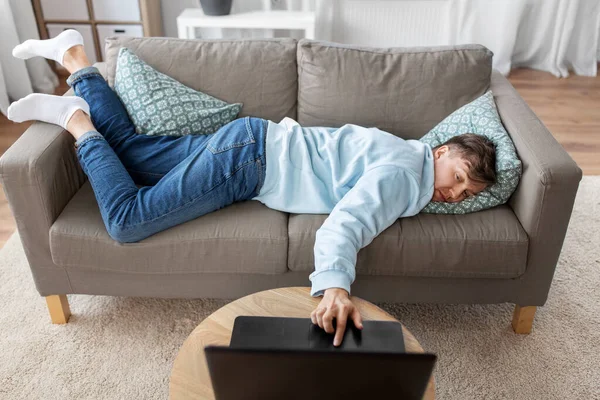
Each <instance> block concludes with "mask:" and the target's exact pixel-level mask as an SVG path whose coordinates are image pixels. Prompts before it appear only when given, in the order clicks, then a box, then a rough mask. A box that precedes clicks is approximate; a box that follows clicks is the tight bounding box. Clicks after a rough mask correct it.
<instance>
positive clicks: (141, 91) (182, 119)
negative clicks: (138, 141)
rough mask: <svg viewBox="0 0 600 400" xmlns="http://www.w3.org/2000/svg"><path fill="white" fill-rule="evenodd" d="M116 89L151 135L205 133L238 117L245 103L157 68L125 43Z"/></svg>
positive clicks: (140, 130) (132, 115)
mask: <svg viewBox="0 0 600 400" xmlns="http://www.w3.org/2000/svg"><path fill="white" fill-rule="evenodd" d="M115 91H116V92H117V95H118V96H119V97H120V98H121V101H122V102H123V104H124V105H125V108H126V109H127V112H128V113H129V117H130V118H131V120H132V121H133V124H134V125H135V129H136V132H137V133H139V134H146V135H151V136H183V135H206V134H210V133H213V132H216V131H217V130H218V129H219V128H220V127H222V126H223V125H226V124H227V123H229V122H231V121H233V120H234V119H236V118H237V115H238V114H239V112H240V110H241V109H242V103H234V104H228V103H226V102H224V101H221V100H219V99H216V98H214V97H212V96H209V95H207V94H205V93H202V92H199V91H196V90H194V89H192V88H189V87H187V86H185V85H183V84H182V83H180V82H178V81H176V80H175V79H173V78H171V77H169V76H167V75H165V74H163V73H160V72H158V71H157V70H155V69H154V68H152V67H151V66H149V65H148V64H146V63H145V62H144V61H142V60H140V59H139V58H138V57H137V56H136V55H135V54H134V53H133V52H132V51H131V50H129V49H128V48H126V47H122V48H121V49H120V50H119V56H118V59H117V71H116V76H115Z"/></svg>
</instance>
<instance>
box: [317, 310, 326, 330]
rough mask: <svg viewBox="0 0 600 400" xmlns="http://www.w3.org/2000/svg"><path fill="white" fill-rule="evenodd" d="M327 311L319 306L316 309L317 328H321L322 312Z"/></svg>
mask: <svg viewBox="0 0 600 400" xmlns="http://www.w3.org/2000/svg"><path fill="white" fill-rule="evenodd" d="M325 311H327V310H326V309H324V308H320V309H318V310H317V324H319V328H321V329H322V328H323V314H325Z"/></svg>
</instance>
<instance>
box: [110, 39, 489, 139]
mask: <svg viewBox="0 0 600 400" xmlns="http://www.w3.org/2000/svg"><path fill="white" fill-rule="evenodd" d="M121 47H127V48H129V49H131V50H132V51H133V52H134V53H135V54H136V55H137V56H138V57H140V58H141V59H142V60H144V61H145V62H146V63H148V64H149V65H151V66H152V67H154V68H156V69H157V70H158V71H160V72H163V73H165V74H167V75H169V76H171V77H172V78H174V79H177V80H178V81H180V82H182V83H183V84H184V85H186V86H189V87H191V88H193V89H196V90H200V91H202V92H204V93H207V94H209V95H211V96H214V97H217V98H219V99H221V100H224V101H226V102H229V103H236V102H241V103H243V104H244V106H243V108H242V111H241V113H240V114H239V117H245V116H248V115H250V116H254V117H261V118H266V119H270V120H272V121H275V122H279V121H281V120H282V119H283V118H284V117H290V118H294V119H295V120H297V121H298V122H299V123H300V125H303V126H331V127H340V126H342V125H344V124H347V123H353V124H357V125H361V126H365V127H377V128H379V129H381V130H384V131H386V132H390V133H393V134H395V135H397V136H400V137H402V138H405V139H418V138H420V137H422V136H423V135H425V134H426V133H427V132H428V131H429V130H431V129H432V128H433V127H434V126H435V125H437V124H438V123H439V122H440V121H442V120H443V119H444V118H446V117H447V116H448V115H450V114H451V113H452V112H453V111H454V110H456V109H458V108H460V107H462V106H463V105H465V104H467V103H469V102H471V101H473V100H475V99H476V98H477V97H479V96H481V95H483V94H484V93H485V92H486V91H487V90H488V89H489V87H490V77H491V73H492V56H493V53H492V52H491V51H490V50H489V49H487V48H486V47H484V46H482V45H477V44H469V45H456V46H438V47H390V48H376V47H365V46H355V45H345V44H339V43H333V42H325V41H318V40H309V39H301V40H300V41H296V40H295V39H292V38H275V39H232V40H228V39H199V40H186V39H176V38H157V37H146V38H133V37H120V36H117V37H109V38H108V39H106V58H107V59H106V64H107V74H108V82H109V84H110V85H111V86H114V79H115V69H116V61H117V60H116V58H117V56H118V52H119V48H121Z"/></svg>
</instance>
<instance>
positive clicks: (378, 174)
mask: <svg viewBox="0 0 600 400" xmlns="http://www.w3.org/2000/svg"><path fill="white" fill-rule="evenodd" d="M419 198H420V192H419V184H418V182H417V180H416V178H415V177H414V176H413V175H412V174H410V173H409V172H405V171H403V170H402V169H400V168H398V167H395V166H382V167H377V168H374V169H372V170H370V171H368V172H366V173H365V174H364V175H363V176H361V177H360V179H359V180H358V181H357V182H356V184H355V186H354V187H353V188H352V189H350V190H349V191H348V193H346V195H345V196H344V197H343V198H342V199H341V200H340V201H339V202H338V203H337V204H336V206H335V207H334V209H333V210H332V211H331V213H330V214H329V217H327V219H326V220H325V222H323V225H322V226H321V227H320V228H319V230H317V233H316V241H315V247H314V254H315V271H314V272H313V273H312V274H310V277H309V279H310V280H311V282H312V289H311V295H312V296H321V295H323V293H324V291H325V289H329V288H342V289H345V290H346V291H348V293H350V285H351V284H352V282H354V279H355V276H356V258H357V253H358V251H359V250H360V249H362V248H363V247H365V246H367V245H368V244H369V243H371V242H372V241H373V239H374V238H375V237H376V236H377V235H379V234H380V233H381V232H382V231H384V230H385V229H387V228H388V227H389V226H390V225H392V224H393V223H394V221H396V219H398V218H399V217H403V216H410V215H415V214H417V213H418V212H419V211H420V209H419V208H418V203H419Z"/></svg>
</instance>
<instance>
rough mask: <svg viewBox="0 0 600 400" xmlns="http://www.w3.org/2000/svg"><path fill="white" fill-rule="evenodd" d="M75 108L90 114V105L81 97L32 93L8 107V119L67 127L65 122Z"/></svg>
mask: <svg viewBox="0 0 600 400" xmlns="http://www.w3.org/2000/svg"><path fill="white" fill-rule="evenodd" d="M77 110H82V111H83V112H84V113H86V114H87V115H90V106H89V105H88V103H87V102H86V101H85V100H84V99H82V98H81V97H77V96H66V97H65V96H53V95H50V94H41V93H33V94H30V95H28V96H26V97H24V98H22V99H21V100H19V101H16V102H14V103H12V104H11V105H10V107H8V119H10V120H11V121H14V122H23V121H31V120H38V121H44V122H48V123H50V124H55V125H59V126H62V127H63V128H64V129H67V123H68V122H69V120H70V119H71V117H72V116H73V114H74V113H75V111H77Z"/></svg>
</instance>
